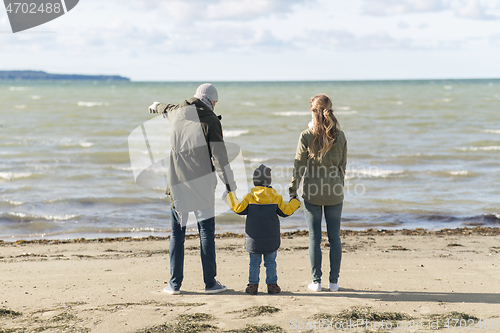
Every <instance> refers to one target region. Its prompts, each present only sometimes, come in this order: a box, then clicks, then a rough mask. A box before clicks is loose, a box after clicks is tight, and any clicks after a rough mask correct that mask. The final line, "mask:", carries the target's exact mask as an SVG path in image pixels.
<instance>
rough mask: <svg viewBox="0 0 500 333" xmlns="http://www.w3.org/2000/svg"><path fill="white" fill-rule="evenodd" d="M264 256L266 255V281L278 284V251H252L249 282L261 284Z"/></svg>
mask: <svg viewBox="0 0 500 333" xmlns="http://www.w3.org/2000/svg"><path fill="white" fill-rule="evenodd" d="M262 257H264V266H265V267H266V283H267V284H276V283H277V282H278V276H277V275H276V251H274V252H273V253H269V254H257V253H250V270H249V274H248V283H250V284H259V275H260V263H261V262H262Z"/></svg>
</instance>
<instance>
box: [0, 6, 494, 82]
mask: <svg viewBox="0 0 500 333" xmlns="http://www.w3.org/2000/svg"><path fill="white" fill-rule="evenodd" d="M33 1H35V0H33ZM36 1H40V0H36ZM499 59H500V1H498V0H205V1H203V0H183V1H179V0H173V1H170V0H106V1H102V0H80V2H79V3H78V5H77V6H76V7H75V8H74V9H73V10H71V11H70V12H68V13H66V14H65V15H63V16H61V17H59V18H57V19H55V20H53V21H51V22H48V23H46V24H44V25H41V26H38V27H35V28H32V29H29V30H27V31H25V32H19V33H16V34H13V33H12V30H11V28H10V24H9V20H8V17H7V14H6V11H5V8H0V70H43V71H47V72H50V73H64V74H69V73H72V74H92V75H95V74H102V75H122V76H126V77H129V78H131V79H132V80H134V81H288V80H305V81H313V80H393V79H448V78H500V61H499Z"/></svg>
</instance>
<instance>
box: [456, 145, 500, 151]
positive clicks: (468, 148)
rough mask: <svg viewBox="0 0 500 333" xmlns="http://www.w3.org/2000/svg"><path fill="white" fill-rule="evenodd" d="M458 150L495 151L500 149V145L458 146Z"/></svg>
mask: <svg viewBox="0 0 500 333" xmlns="http://www.w3.org/2000/svg"><path fill="white" fill-rule="evenodd" d="M455 149H456V150H461V151H493V150H500V146H488V147H458V148H455Z"/></svg>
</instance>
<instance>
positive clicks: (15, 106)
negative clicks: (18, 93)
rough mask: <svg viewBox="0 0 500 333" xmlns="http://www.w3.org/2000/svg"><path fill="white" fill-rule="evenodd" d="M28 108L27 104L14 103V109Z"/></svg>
mask: <svg viewBox="0 0 500 333" xmlns="http://www.w3.org/2000/svg"><path fill="white" fill-rule="evenodd" d="M25 108H26V105H25V104H21V105H14V109H25Z"/></svg>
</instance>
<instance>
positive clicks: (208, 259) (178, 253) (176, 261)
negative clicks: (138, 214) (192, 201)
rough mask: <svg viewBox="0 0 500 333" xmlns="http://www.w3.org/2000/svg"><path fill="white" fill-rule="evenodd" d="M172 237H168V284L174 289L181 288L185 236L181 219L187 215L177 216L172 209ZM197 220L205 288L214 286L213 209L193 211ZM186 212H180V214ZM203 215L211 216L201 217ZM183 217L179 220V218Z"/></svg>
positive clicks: (215, 272) (215, 273)
mask: <svg viewBox="0 0 500 333" xmlns="http://www.w3.org/2000/svg"><path fill="white" fill-rule="evenodd" d="M171 213H172V237H170V246H169V252H170V282H169V283H170V286H171V287H172V288H173V289H174V290H179V289H180V288H181V284H182V280H183V278H184V240H185V238H186V227H185V226H184V227H182V225H181V221H182V220H185V219H187V216H179V215H178V214H177V212H176V211H175V210H174V209H172V210H171ZM194 213H195V215H196V219H197V221H198V232H199V234H200V253H201V265H202V267H203V281H204V282H205V288H212V287H214V286H215V284H216V281H215V276H216V275H217V266H216V263H215V218H214V217H213V216H214V212H213V209H210V210H205V211H195V212H194ZM184 214H188V213H182V215H184ZM203 216H212V217H211V218H208V219H203ZM182 217H184V219H182V220H181V218H182Z"/></svg>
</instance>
